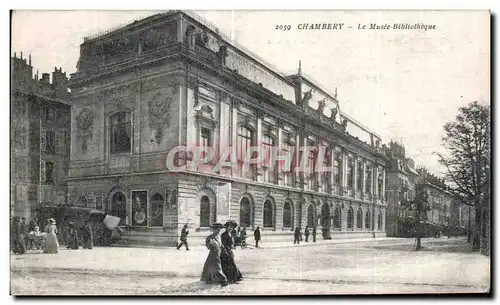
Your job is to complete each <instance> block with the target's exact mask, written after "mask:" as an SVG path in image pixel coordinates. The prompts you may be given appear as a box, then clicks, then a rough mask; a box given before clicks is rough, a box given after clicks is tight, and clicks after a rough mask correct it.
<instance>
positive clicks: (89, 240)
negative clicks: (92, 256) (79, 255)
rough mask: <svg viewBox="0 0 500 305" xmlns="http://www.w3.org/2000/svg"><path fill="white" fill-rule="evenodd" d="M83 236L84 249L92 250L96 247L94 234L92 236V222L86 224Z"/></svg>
mask: <svg viewBox="0 0 500 305" xmlns="http://www.w3.org/2000/svg"><path fill="white" fill-rule="evenodd" d="M82 231H83V234H82V239H83V249H92V247H93V246H94V241H93V234H92V225H91V224H90V222H86V223H85V225H84V226H83V228H82Z"/></svg>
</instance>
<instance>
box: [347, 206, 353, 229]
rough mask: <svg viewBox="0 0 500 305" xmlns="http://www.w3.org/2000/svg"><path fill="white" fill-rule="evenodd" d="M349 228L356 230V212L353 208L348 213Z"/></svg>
mask: <svg viewBox="0 0 500 305" xmlns="http://www.w3.org/2000/svg"><path fill="white" fill-rule="evenodd" d="M347 228H348V229H353V228H354V210H353V209H352V207H351V208H349V210H348V211H347Z"/></svg>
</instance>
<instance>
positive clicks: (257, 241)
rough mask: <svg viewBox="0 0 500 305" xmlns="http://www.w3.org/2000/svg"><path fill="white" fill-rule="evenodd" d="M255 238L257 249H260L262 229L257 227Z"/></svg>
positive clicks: (254, 233)
mask: <svg viewBox="0 0 500 305" xmlns="http://www.w3.org/2000/svg"><path fill="white" fill-rule="evenodd" d="M253 236H254V238H255V248H258V247H259V241H260V227H257V229H255V231H254V232H253Z"/></svg>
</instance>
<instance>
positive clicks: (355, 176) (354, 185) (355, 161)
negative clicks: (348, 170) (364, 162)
mask: <svg viewBox="0 0 500 305" xmlns="http://www.w3.org/2000/svg"><path fill="white" fill-rule="evenodd" d="M352 160H353V164H352V165H353V167H354V168H353V171H352V178H353V180H354V181H353V183H352V197H353V198H356V190H357V188H358V162H359V160H358V156H357V155H353V158H352Z"/></svg>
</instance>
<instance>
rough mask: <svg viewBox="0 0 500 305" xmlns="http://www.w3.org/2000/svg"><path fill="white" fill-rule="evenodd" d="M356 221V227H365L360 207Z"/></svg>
mask: <svg viewBox="0 0 500 305" xmlns="http://www.w3.org/2000/svg"><path fill="white" fill-rule="evenodd" d="M356 222H357V223H356V228H358V229H361V228H363V213H362V212H361V209H358V213H357V214H356Z"/></svg>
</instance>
